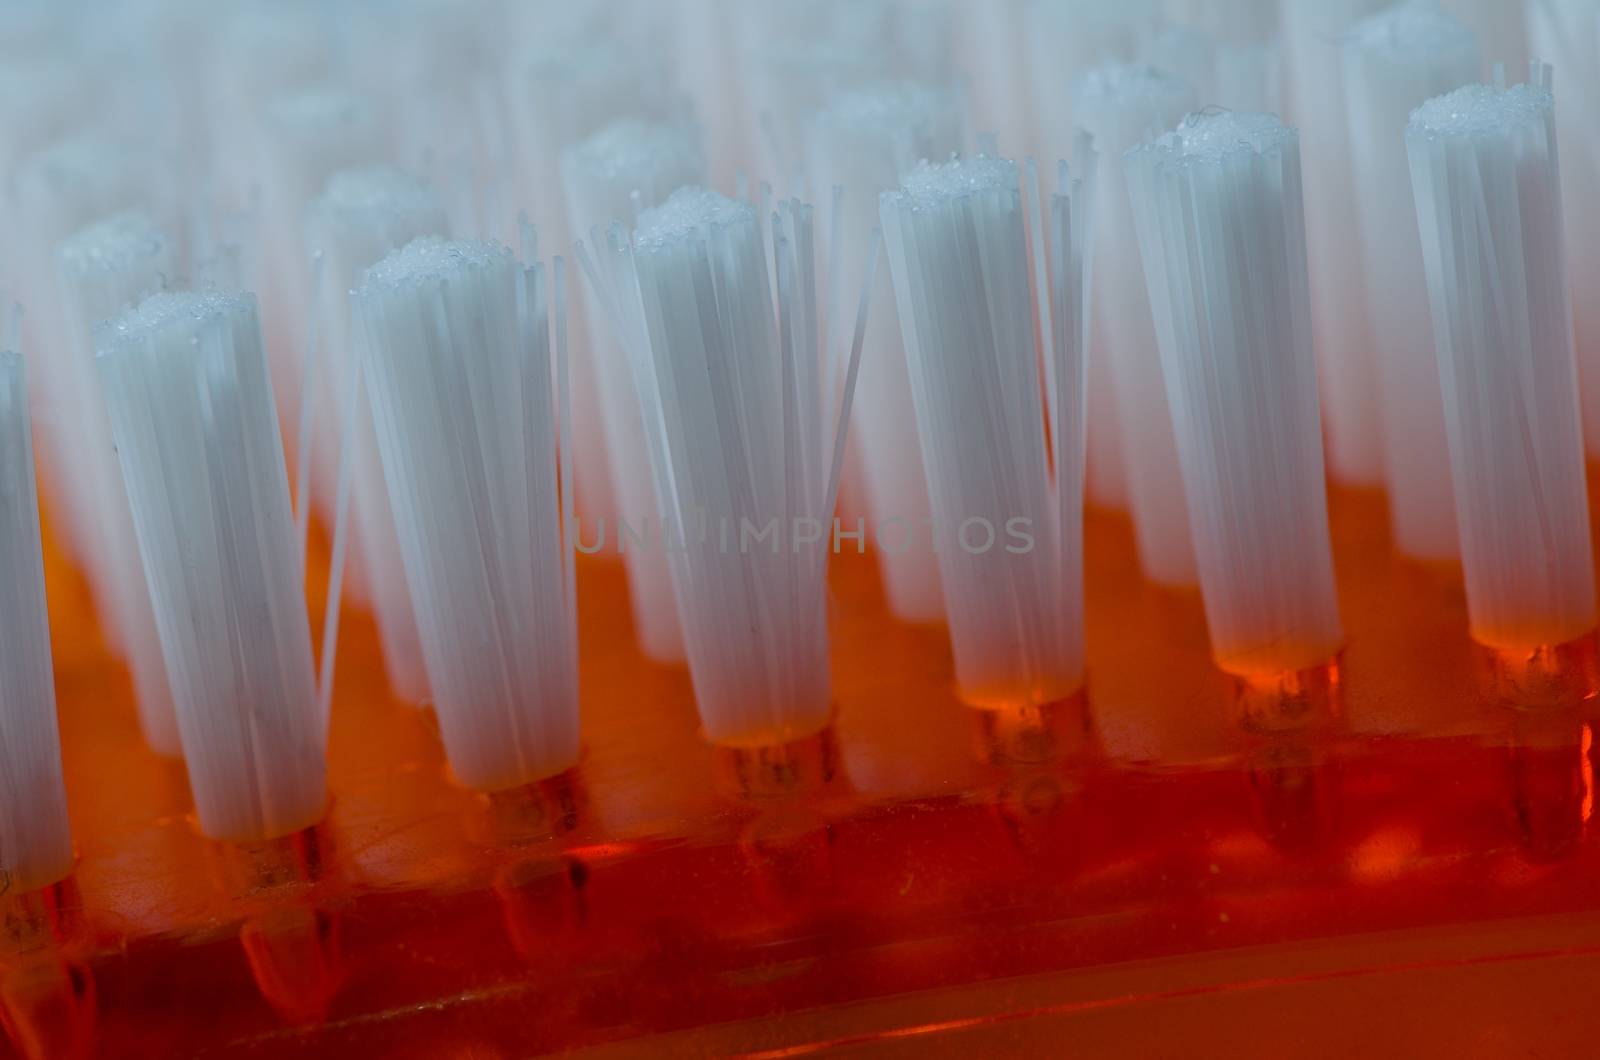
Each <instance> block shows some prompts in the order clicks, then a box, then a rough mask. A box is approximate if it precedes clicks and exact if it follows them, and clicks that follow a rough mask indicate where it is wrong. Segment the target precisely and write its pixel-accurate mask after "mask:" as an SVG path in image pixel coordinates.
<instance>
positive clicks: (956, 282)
mask: <svg viewBox="0 0 1600 1060" xmlns="http://www.w3.org/2000/svg"><path fill="white" fill-rule="evenodd" d="M880 211H881V214H882V219H883V231H884V242H885V245H886V246H887V248H888V252H889V264H890V272H891V274H892V276H893V279H894V289H895V301H896V304H897V305H898V307H899V310H900V327H901V331H902V333H903V336H904V341H905V350H906V360H907V364H908V366H909V369H910V378H911V393H912V396H913V400H914V403H915V407H916V416H917V432H918V437H919V439H920V441H921V445H922V460H923V466H924V467H925V468H926V469H927V478H928V492H929V499H930V502H931V507H932V511H933V528H932V529H933V534H934V540H935V542H936V543H937V549H938V560H939V572H940V576H941V581H942V584H943V586H944V597H945V605H946V614H947V616H948V619H949V623H950V639H951V646H952V648H953V650H954V654H955V667H956V684H957V687H958V689H959V691H960V694H961V695H962V696H963V697H964V698H965V699H967V700H968V701H969V702H972V703H974V704H977V705H981V706H987V707H1015V706H1029V705H1034V704H1040V703H1047V702H1051V701H1054V700H1058V699H1062V698H1065V697H1067V696H1070V695H1072V694H1073V693H1074V692H1076V691H1077V690H1078V688H1079V687H1080V686H1081V685H1082V683H1083V677H1084V645H1083V625H1082V610H1081V609H1082V601H1081V595H1082V590H1081V582H1080V578H1081V573H1080V572H1079V571H1078V570H1076V569H1069V568H1070V567H1071V566H1072V564H1071V563H1070V557H1071V556H1072V555H1073V554H1075V552H1076V548H1075V547H1074V546H1073V545H1072V542H1073V541H1076V540H1077V535H1079V534H1081V527H1080V525H1079V523H1078V520H1076V519H1072V520H1071V521H1070V524H1063V523H1062V522H1061V521H1060V520H1061V518H1062V515H1061V513H1059V512H1058V511H1057V509H1056V506H1055V505H1054V504H1053V503H1052V501H1053V499H1055V498H1056V491H1055V488H1054V484H1053V481H1052V478H1051V474H1050V452H1049V450H1048V449H1047V447H1046V434H1045V423H1044V418H1043V416H1042V415H1041V410H1042V409H1045V408H1046V403H1047V398H1050V397H1055V398H1058V399H1061V400H1069V398H1068V397H1067V396H1066V395H1069V394H1071V392H1072V391H1074V390H1078V391H1081V389H1082V386H1081V382H1080V381H1079V379H1077V378H1067V379H1056V380H1055V385H1056V387H1057V388H1059V389H1057V391H1056V393H1055V394H1050V395H1047V394H1045V393H1041V387H1040V377H1039V371H1038V355H1037V353H1036V352H1035V348H1034V327H1035V321H1034V310H1033V305H1032V303H1031V302H1030V299H1029V290H1030V282H1029V270H1028V242H1027V237H1026V235H1025V231H1026V228H1027V221H1026V219H1025V215H1024V208H1023V200H1022V194H1021V192H1020V189H1019V187H1018V172H1017V166H1016V163H1014V162H1011V161H1008V160H1003V159H997V158H987V157H975V158H970V159H963V160H958V161H952V162H946V163H942V164H938V165H933V164H924V165H921V166H919V167H918V168H916V169H915V170H913V171H912V172H911V173H909V174H907V175H906V177H905V180H904V182H903V184H902V186H901V188H900V189H899V190H896V191H890V192H886V193H884V195H883V197H882V200H881V204H880ZM1038 252H1039V253H1043V252H1044V250H1043V247H1040V248H1038ZM1040 297H1044V294H1043V292H1040ZM1054 374H1055V373H1054V372H1053V373H1052V375H1054ZM1074 374H1076V373H1074ZM1070 400H1072V401H1073V402H1074V403H1075V402H1076V400H1077V398H1076V396H1075V395H1073V396H1071V398H1070ZM1063 426H1064V425H1063ZM1059 436H1060V437H1061V438H1062V440H1063V441H1065V442H1066V443H1067V448H1066V449H1065V451H1064V460H1063V463H1062V465H1061V466H1063V467H1067V468H1071V467H1075V466H1077V465H1078V464H1079V462H1080V461H1081V453H1080V452H1079V451H1078V447H1079V445H1080V444H1081V435H1080V434H1079V433H1078V432H1077V431H1068V432H1064V433H1061V434H1060V435H1059ZM1069 478H1070V477H1069ZM1063 557H1068V559H1069V562H1067V563H1063Z"/></svg>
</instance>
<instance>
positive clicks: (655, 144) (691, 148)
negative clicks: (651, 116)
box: [568, 118, 701, 187]
mask: <svg viewBox="0 0 1600 1060" xmlns="http://www.w3.org/2000/svg"><path fill="white" fill-rule="evenodd" d="M568 156H569V159H570V164H571V165H572V166H573V167H575V169H576V171H577V172H578V173H579V174H581V175H582V176H585V177H589V178H593V179H595V180H604V181H609V182H615V183H620V184H627V185H630V186H635V187H637V186H641V185H645V184H649V183H651V182H652V181H653V178H654V176H655V174H657V173H661V172H669V171H680V170H693V169H698V168H699V167H700V165H701V161H700V151H699V149H698V148H697V147H696V146H695V143H694V138H693V137H692V136H690V135H689V134H688V132H687V131H686V130H684V129H683V128H682V127H680V126H677V125H672V124H669V123H665V122H651V121H642V120H640V119H639V118H620V119H618V120H616V121H614V122H611V123H610V124H609V125H606V126H605V127H604V128H602V129H601V130H600V131H599V132H596V133H595V134H594V135H592V136H590V137H589V138H588V139H587V140H584V141H583V142H582V143H580V144H577V145H576V146H574V147H572V148H571V149H570V150H569V151H568Z"/></svg>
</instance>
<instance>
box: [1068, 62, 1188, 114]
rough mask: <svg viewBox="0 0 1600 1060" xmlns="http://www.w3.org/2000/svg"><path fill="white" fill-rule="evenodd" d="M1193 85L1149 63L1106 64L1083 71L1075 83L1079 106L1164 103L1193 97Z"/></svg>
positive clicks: (1075, 103)
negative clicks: (1141, 102) (1191, 95)
mask: <svg viewBox="0 0 1600 1060" xmlns="http://www.w3.org/2000/svg"><path fill="white" fill-rule="evenodd" d="M1193 91H1194V89H1193V88H1192V87H1191V86H1190V84H1189V82H1187V81H1185V80H1184V79H1183V78H1181V77H1179V76H1177V75H1176V74H1170V73H1167V72H1166V71H1165V70H1158V69H1157V68H1156V67H1154V66H1150V65H1148V64H1146V63H1105V64H1102V65H1100V66H1095V67H1091V68H1090V69H1088V70H1085V71H1083V73H1081V74H1079V75H1078V76H1077V77H1075V78H1073V81H1072V99H1073V104H1074V105H1075V106H1078V107H1093V106H1097V105H1100V106H1104V105H1107V104H1120V103H1130V102H1136V101H1149V102H1151V103H1160V102H1163V101H1166V100H1171V99H1182V98H1184V97H1186V96H1189V95H1190V94H1192V93H1193Z"/></svg>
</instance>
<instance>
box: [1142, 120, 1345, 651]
mask: <svg viewBox="0 0 1600 1060" xmlns="http://www.w3.org/2000/svg"><path fill="white" fill-rule="evenodd" d="M1124 161H1125V167H1126V172H1127V177H1128V182H1129V186H1130V199H1131V201H1132V203H1133V212H1134V219H1135V223H1136V225H1137V228H1138V236H1139V249H1140V253H1141V256H1142V258H1143V260H1144V266H1145V272H1146V275H1147V277H1148V282H1149V287H1150V299H1151V304H1152V308H1153V310H1154V313H1155V318H1156V333H1157V336H1158V338H1159V342H1160V347H1161V362H1162V371H1163V373H1164V375H1165V378H1166V382H1167V397H1168V401H1169V402H1170V404H1171V408H1172V419H1173V432H1174V434H1175V435H1176V437H1177V442H1178V453H1179V456H1180V458H1181V460H1182V463H1183V481H1184V486H1185V489H1186V493H1187V495H1188V501H1189V516H1190V520H1191V523H1192V525H1193V527H1194V547H1195V556H1196V559H1197V560H1198V561H1199V569H1200V588H1201V592H1202V595H1203V596H1204V599H1205V608H1206V620H1207V625H1208V627H1209V629H1210V633H1211V649H1212V653H1213V654H1214V655H1215V657H1216V659H1217V662H1218V664H1219V665H1220V666H1222V667H1223V668H1224V669H1227V670H1231V671H1234V672H1240V673H1249V672H1257V671H1294V670H1301V669H1305V668H1308V667H1311V666H1316V665H1320V664H1322V663H1325V662H1327V661H1329V660H1330V659H1331V658H1332V657H1333V655H1334V653H1335V652H1336V651H1337V650H1338V648H1339V645H1340V642H1341V640H1342V637H1343V635H1342V633H1341V630H1340V625H1339V608H1338V601H1337V599H1336V598H1335V595H1334V581H1333V557H1332V552H1331V550H1330V546H1329V538H1328V511H1327V497H1326V493H1325V485H1324V482H1323V464H1322V434H1321V421H1320V417H1319V416H1318V414H1317V380H1316V368H1315V364H1314V363H1313V361H1312V353H1311V333H1310V322H1309V319H1308V315H1307V298H1308V295H1307V280H1306V259H1305V228H1304V222H1303V221H1302V218H1301V205H1300V151H1299V138H1298V135H1297V134H1296V132H1295V131H1294V130H1293V129H1291V128H1289V127H1287V126H1285V125H1284V124H1283V123H1282V122H1280V121H1279V120H1278V119H1277V118H1275V117H1273V116H1271V115H1267V114H1242V113H1233V112H1220V113H1215V114H1209V115H1191V116H1190V117H1188V118H1186V119H1185V120H1184V121H1183V123H1182V124H1180V125H1179V126H1178V128H1177V129H1176V130H1175V131H1173V132H1170V133H1168V134H1166V135H1165V136H1162V137H1161V138H1159V139H1158V140H1155V141H1154V142H1152V143H1150V144H1147V145H1144V146H1141V147H1137V148H1134V149H1133V150H1132V151H1129V152H1128V154H1127V155H1126V156H1125V160H1124Z"/></svg>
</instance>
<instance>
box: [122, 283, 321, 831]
mask: <svg viewBox="0 0 1600 1060" xmlns="http://www.w3.org/2000/svg"><path fill="white" fill-rule="evenodd" d="M95 348H96V351H97V358H96V359H97V366H98V367H99V369H100V378H101V381H102V383H103V384H104V387H105V394H106V405H107V407H108V408H109V410H110V414H111V428H112V437H113V438H114V439H115V440H116V444H117V455H118V459H119V460H120V462H121V465H122V476H123V481H124V484H125V485H126V487H127V491H128V500H129V502H130V505H131V507H132V510H133V523H134V527H135V529H136V531H137V534H138V538H139V551H140V554H141V556H142V557H143V559H144V569H145V576H146V579H147V581H148V582H149V585H150V593H151V597H152V601H153V603H154V609H155V615H156V625H157V628H158V629H159V631H160V634H161V646H162V649H163V651H164V653H165V656H166V660H167V674H168V677H169V678H170V680H171V682H172V692H173V697H174V702H175V705H176V708H177V715H178V728H179V731H180V732H181V733H182V735H183V753H184V760H185V762H186V763H187V765H188V772H189V784H190V787H191V789H192V791H193V793H194V801H195V807H196V809H197V811H198V812H199V817H200V827H201V828H202V829H203V830H204V831H205V832H206V834H207V835H210V836H212V837H214V838H220V839H241V840H242V839H262V838H268V837H271V836H276V835H283V834H286V833H289V832H293V831H296V830H297V829H300V828H304V827H306V826H307V825H309V824H311V823H313V822H314V821H316V820H317V819H318V818H320V817H321V816H322V812H323V807H324V803H325V801H326V790H325V786H324V761H323V757H324V755H323V752H324V746H325V740H326V734H325V732H324V729H323V725H322V719H321V716H320V714H319V711H318V706H317V695H316V681H315V677H314V676H313V671H312V663H311V631H310V626H309V622H308V620H307V616H306V607H305V599H304V597H303V596H302V594H301V588H300V583H299V579H297V578H292V577H284V572H285V571H298V570H299V569H300V562H299V556H298V554H297V551H296V546H295V539H294V516H293V514H292V512H291V511H290V508H289V482H288V474H287V472H286V470H285V468H284V463H283V447H282V440H281V439H280V437H279V434H278V421H277V418H276V416H275V415H274V413H273V400H272V384H271V382H270V380H269V379H268V376H267V365H266V359H265V356H264V354H263V351H262V347H261V332H260V327H259V324H258V323H257V318H256V306H255V300H254V299H253V298H251V297H250V296H248V295H223V294H186V293H185V294H171V293H161V294H155V295H152V296H151V297H149V298H147V299H145V300H144V301H143V302H141V303H140V304H139V305H138V306H137V307H136V308H134V309H132V310H129V311H128V312H126V313H124V314H123V315H121V316H119V317H117V318H116V319H115V320H113V321H111V322H109V323H107V324H105V325H102V326H101V327H100V329H99V330H98V332H97V333H96V341H95Z"/></svg>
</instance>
